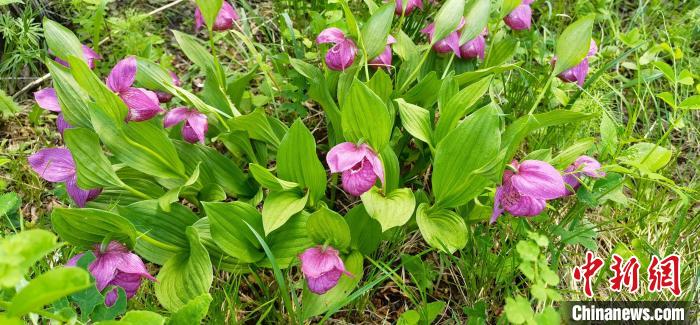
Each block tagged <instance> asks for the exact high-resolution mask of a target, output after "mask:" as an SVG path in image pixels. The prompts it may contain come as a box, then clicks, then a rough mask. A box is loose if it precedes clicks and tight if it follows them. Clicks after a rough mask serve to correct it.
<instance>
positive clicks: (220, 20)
mask: <svg viewBox="0 0 700 325" xmlns="http://www.w3.org/2000/svg"><path fill="white" fill-rule="evenodd" d="M238 19H240V17H239V16H238V12H236V9H235V8H233V6H231V4H229V3H228V2H227V1H224V2H223V3H222V4H221V9H219V13H218V14H217V15H216V19H215V20H214V26H213V27H212V30H215V31H217V32H221V31H225V30H229V29H231V28H233V23H234V22H235V21H236V20H238ZM194 20H195V30H196V31H199V30H200V29H201V28H202V26H204V25H205V22H204V18H203V17H202V12H201V11H200V10H199V7H197V8H196V9H195V11H194Z"/></svg>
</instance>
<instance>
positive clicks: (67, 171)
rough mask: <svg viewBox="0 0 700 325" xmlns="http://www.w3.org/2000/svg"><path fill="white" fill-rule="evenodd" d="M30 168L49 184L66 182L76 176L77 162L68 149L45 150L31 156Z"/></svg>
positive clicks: (29, 159)
mask: <svg viewBox="0 0 700 325" xmlns="http://www.w3.org/2000/svg"><path fill="white" fill-rule="evenodd" d="M28 161H29V166H30V167H31V168H32V169H33V170H34V172H36V173H37V174H39V176H40V177H41V178H43V179H45V180H47V181H49V182H65V181H67V180H69V179H71V178H73V176H74V175H75V162H73V157H72V156H71V153H70V151H69V150H68V149H65V148H45V149H41V150H39V151H38V152H37V153H35V154H33V155H31V156H29V158H28Z"/></svg>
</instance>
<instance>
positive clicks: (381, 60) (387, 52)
mask: <svg viewBox="0 0 700 325" xmlns="http://www.w3.org/2000/svg"><path fill="white" fill-rule="evenodd" d="M394 43H396V39H395V38H394V37H393V36H391V35H389V37H388V38H387V41H386V47H385V48H384V51H382V53H381V54H379V55H378V56H377V57H376V58H374V59H372V60H371V61H370V62H369V65H370V66H371V67H374V68H387V69H388V68H389V67H391V59H392V56H393V55H392V52H391V44H394Z"/></svg>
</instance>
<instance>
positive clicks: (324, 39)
mask: <svg viewBox="0 0 700 325" xmlns="http://www.w3.org/2000/svg"><path fill="white" fill-rule="evenodd" d="M343 41H345V33H343V31H342V30H340V29H338V28H335V27H330V28H326V29H324V30H323V31H322V32H321V33H320V34H318V36H317V37H316V43H317V44H328V43H332V44H338V43H341V42H343Z"/></svg>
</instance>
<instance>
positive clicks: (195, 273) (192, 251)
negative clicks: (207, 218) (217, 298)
mask: <svg viewBox="0 0 700 325" xmlns="http://www.w3.org/2000/svg"><path fill="white" fill-rule="evenodd" d="M185 233H186V235H187V239H188V241H189V245H190V247H189V250H188V251H185V252H182V253H179V254H176V255H175V256H173V257H171V258H170V259H169V260H168V261H167V262H166V263H165V264H164V265H163V267H162V268H161V269H160V272H159V273H158V276H157V279H158V282H156V283H155V291H156V296H157V297H158V301H160V303H161V304H162V305H163V307H165V308H166V309H168V310H170V311H177V310H179V309H180V308H183V307H184V306H186V305H187V303H188V302H190V301H191V300H193V299H196V298H197V297H199V296H201V295H203V294H205V293H207V292H209V289H210V288H211V284H212V281H213V280H214V275H213V268H212V264H211V260H210V259H209V253H207V250H206V249H205V248H204V246H202V243H201V242H200V240H199V235H197V231H196V230H195V229H194V228H193V227H187V229H186V230H185Z"/></svg>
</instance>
